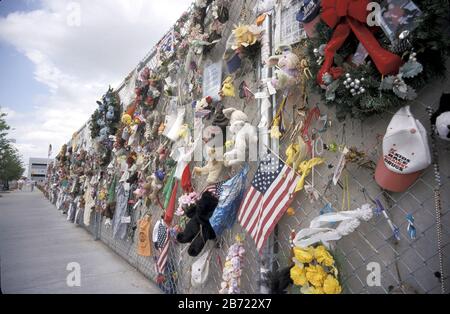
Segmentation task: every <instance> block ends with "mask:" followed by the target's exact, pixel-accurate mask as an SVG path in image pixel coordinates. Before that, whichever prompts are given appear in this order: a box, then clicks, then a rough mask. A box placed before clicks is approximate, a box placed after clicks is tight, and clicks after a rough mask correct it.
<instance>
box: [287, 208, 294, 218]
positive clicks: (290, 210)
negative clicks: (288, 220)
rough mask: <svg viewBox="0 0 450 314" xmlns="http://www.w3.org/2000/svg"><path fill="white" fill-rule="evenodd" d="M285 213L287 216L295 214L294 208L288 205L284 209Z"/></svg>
mask: <svg viewBox="0 0 450 314" xmlns="http://www.w3.org/2000/svg"><path fill="white" fill-rule="evenodd" d="M286 214H287V215H288V216H294V215H295V209H293V208H292V207H289V208H288V209H287V211H286Z"/></svg>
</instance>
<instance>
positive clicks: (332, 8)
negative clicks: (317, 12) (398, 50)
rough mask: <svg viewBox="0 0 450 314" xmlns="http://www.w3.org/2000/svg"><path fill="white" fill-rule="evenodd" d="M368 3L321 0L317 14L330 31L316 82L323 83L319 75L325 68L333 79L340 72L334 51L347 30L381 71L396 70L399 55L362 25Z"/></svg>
mask: <svg viewBox="0 0 450 314" xmlns="http://www.w3.org/2000/svg"><path fill="white" fill-rule="evenodd" d="M368 3H369V1H368V0H322V2H321V5H322V13H321V18H322V20H323V21H324V22H325V23H327V25H328V26H330V27H331V28H334V32H333V36H332V37H331V39H330V41H329V42H328V44H327V46H326V48H325V60H324V63H323V65H322V68H321V69H320V71H319V73H318V76H317V82H318V83H319V84H321V85H322V84H323V80H322V79H323V75H324V74H325V73H327V72H328V73H330V74H331V76H332V77H333V79H337V78H338V77H340V76H341V75H342V74H343V72H344V70H343V69H342V68H338V67H333V61H334V54H335V53H336V51H337V50H338V49H339V48H340V47H341V46H342V45H343V44H344V42H345V40H346V39H347V37H348V36H349V35H350V31H352V32H353V33H354V34H355V36H356V37H357V38H358V40H359V41H360V42H361V44H362V45H363V46H364V48H366V50H367V52H368V53H369V55H370V57H371V58H372V61H373V62H374V64H375V66H376V67H377V69H378V71H379V72H380V73H381V74H383V75H387V74H394V73H397V72H398V69H399V67H400V65H401V63H402V59H401V58H400V57H399V56H397V55H395V54H393V53H391V52H389V51H387V50H385V49H383V48H382V47H381V46H380V44H379V43H378V41H377V40H376V38H375V37H374V35H373V34H372V32H371V31H370V30H369V28H368V27H367V26H366V20H367V12H368V11H367V4H368Z"/></svg>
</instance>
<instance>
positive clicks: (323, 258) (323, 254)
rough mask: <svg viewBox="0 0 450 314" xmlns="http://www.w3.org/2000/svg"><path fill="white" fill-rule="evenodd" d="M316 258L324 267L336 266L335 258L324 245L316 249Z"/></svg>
mask: <svg viewBox="0 0 450 314" xmlns="http://www.w3.org/2000/svg"><path fill="white" fill-rule="evenodd" d="M314 257H315V258H316V259H317V261H318V262H319V263H320V264H322V265H324V266H328V267H331V266H333V264H334V259H333V256H331V254H330V252H328V251H327V249H326V248H325V247H324V246H323V245H320V246H318V247H316V248H315V250H314Z"/></svg>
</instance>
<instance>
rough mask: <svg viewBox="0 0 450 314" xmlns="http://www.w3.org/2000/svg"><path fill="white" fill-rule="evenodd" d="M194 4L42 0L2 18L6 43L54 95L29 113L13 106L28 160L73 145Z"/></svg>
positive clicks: (180, 0) (178, 0) (181, 0)
mask: <svg viewBox="0 0 450 314" xmlns="http://www.w3.org/2000/svg"><path fill="white" fill-rule="evenodd" d="M190 2H191V0H165V1H151V0H133V1H129V0H95V1H92V0H80V1H68V0H67V1H61V0H41V9H39V10H34V11H31V12H15V13H11V14H9V15H8V16H6V17H4V18H0V40H1V41H4V42H6V43H9V44H11V45H13V46H14V47H15V48H16V49H17V50H18V51H19V52H21V53H23V54H24V55H25V56H26V57H27V58H28V59H29V60H30V61H31V62H32V63H33V64H34V65H35V69H34V73H33V74H30V75H33V76H34V78H35V79H36V80H37V81H39V82H41V83H43V84H45V85H46V86H48V89H49V91H50V93H49V95H50V96H48V97H42V95H36V101H37V103H36V105H35V106H34V107H33V106H31V105H30V109H29V110H28V111H27V112H16V111H15V110H14V108H8V110H9V117H8V122H9V123H10V124H11V126H12V127H14V128H15V130H14V131H12V132H11V136H12V137H14V138H16V140H17V147H18V148H19V150H20V152H21V153H22V154H23V157H24V160H25V161H27V160H28V157H30V156H44V157H45V156H46V154H47V149H48V144H49V143H52V144H53V147H54V151H55V152H56V151H57V149H58V148H59V147H60V145H62V144H63V143H64V142H65V141H67V140H68V139H70V137H71V135H72V134H73V132H75V131H76V130H78V128H79V127H81V126H82V124H83V123H84V122H85V121H86V120H87V119H88V118H89V116H90V115H91V113H92V112H93V111H94V110H95V108H96V104H95V100H96V99H98V98H99V97H100V96H101V95H102V94H103V93H104V92H105V91H106V89H107V88H108V85H109V84H111V85H112V86H117V85H118V84H119V83H120V82H121V80H122V79H123V78H124V77H125V76H126V75H127V74H128V73H129V72H130V71H131V70H132V69H133V68H134V67H135V66H136V65H137V64H138V62H139V61H140V60H141V58H142V57H144V56H145V55H146V53H147V52H148V51H149V50H150V49H151V48H152V46H153V45H154V44H155V43H156V42H157V41H158V40H159V39H160V38H161V37H162V35H164V34H165V32H167V31H168V30H169V28H170V26H171V25H172V24H173V23H174V22H175V21H176V20H177V18H178V17H179V16H181V14H182V13H183V11H185V10H186V9H187V8H188V6H189V3H190ZM78 13H79V14H78ZM78 22H79V26H73V25H78ZM25 90H26V88H25ZM4 105H7V104H4ZM2 110H5V108H3V109H2Z"/></svg>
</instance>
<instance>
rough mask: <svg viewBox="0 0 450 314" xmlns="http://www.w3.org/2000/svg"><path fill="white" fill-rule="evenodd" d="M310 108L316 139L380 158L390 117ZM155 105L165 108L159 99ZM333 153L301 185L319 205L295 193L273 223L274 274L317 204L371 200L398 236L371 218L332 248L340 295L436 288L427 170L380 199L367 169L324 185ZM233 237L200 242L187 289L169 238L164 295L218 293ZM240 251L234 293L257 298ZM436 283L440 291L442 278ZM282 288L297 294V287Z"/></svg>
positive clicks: (106, 233)
mask: <svg viewBox="0 0 450 314" xmlns="http://www.w3.org/2000/svg"><path fill="white" fill-rule="evenodd" d="M257 2H258V1H256V0H252V1H244V0H236V1H232V4H231V7H230V8H229V12H230V21H229V22H228V23H227V26H226V27H225V29H224V31H223V40H222V41H221V42H220V43H218V44H217V45H216V47H215V48H213V49H212V51H211V52H210V54H209V56H208V58H209V59H211V60H219V59H221V57H222V53H223V50H224V46H225V41H226V38H227V37H228V35H229V34H230V33H231V31H232V28H233V26H234V25H237V24H238V22H239V21H240V20H241V19H242V18H243V17H244V18H245V20H246V21H252V20H254V18H255V17H256V15H255V12H254V11H253V10H252V8H254V7H255V6H256V4H257ZM151 60H152V61H151V64H149V66H150V67H153V66H155V64H156V63H155V62H154V60H153V59H151ZM241 74H242V76H241V77H239V80H240V81H242V80H245V81H246V83H247V84H248V86H249V87H250V89H251V90H256V89H257V87H258V83H257V82H258V79H257V72H256V71H255V68H254V67H253V66H252V65H248V66H247V67H246V66H245V65H244V66H243V70H242V72H241ZM186 79H187V78H186V77H184V78H181V81H183V80H186ZM127 84H131V86H134V85H133V84H134V82H132V81H129V82H128V83H126V84H125V85H124V86H123V87H124V88H122V91H123V90H125V89H128V88H129V86H127ZM431 88H432V87H431ZM422 92H423V93H422V96H421V99H422V100H423V101H425V100H427V102H428V103H431V102H432V103H436V99H433V100H430V97H431V96H430V95H432V90H430V91H422ZM294 98H295V97H294ZM309 102H310V104H315V103H317V104H318V107H319V109H320V111H321V113H322V114H326V115H327V116H328V119H329V120H330V121H331V125H330V126H329V127H328V129H327V131H326V132H325V133H323V134H322V139H323V141H324V143H325V144H331V143H333V142H336V144H338V145H345V146H347V147H349V148H350V147H355V148H357V149H358V150H359V151H362V152H364V153H365V159H366V160H367V161H370V163H368V165H373V164H374V163H376V162H377V160H378V156H380V154H381V151H380V149H381V140H382V136H383V134H384V132H385V129H386V126H387V124H388V122H389V120H390V118H391V116H392V114H393V112H386V113H384V114H381V115H378V116H373V117H371V118H369V119H367V120H364V121H359V120H355V119H351V118H348V119H346V120H345V121H342V122H338V121H337V120H336V119H335V114H334V109H332V108H328V107H326V106H324V105H323V104H322V103H321V102H320V100H319V98H318V96H317V95H311V97H310V101H309ZM160 103H162V104H164V99H162V100H161V102H160ZM223 104H224V106H225V107H230V106H233V107H236V108H238V109H241V110H243V111H245V112H246V113H247V114H248V116H249V117H250V119H251V120H252V124H253V125H257V124H258V122H259V120H260V115H259V108H258V106H257V102H256V101H255V100H251V101H245V100H238V99H237V98H236V99H233V100H229V99H226V100H225V101H224V102H223ZM295 104H296V99H290V101H288V104H287V107H286V108H285V110H284V119H285V122H286V123H287V125H290V124H295V123H298V122H299V121H298V116H297V115H296V113H295V110H294V109H295V108H294V105H295ZM187 107H188V108H189V107H190V106H187ZM412 111H413V113H414V115H415V116H416V118H417V119H419V120H420V121H421V122H422V123H423V124H424V125H425V127H426V128H427V129H429V123H428V121H429V119H428V116H427V113H426V108H425V106H424V105H422V104H418V103H414V104H413V105H412ZM188 117H191V118H192V112H191V111H188ZM288 142H289V140H286V141H284V142H283V141H282V142H281V145H280V152H281V155H284V150H285V149H286V146H287V145H288V144H289V143H288ZM437 150H438V153H439V158H440V168H441V177H442V185H441V197H442V225H443V226H442V227H443V243H442V246H443V252H444V262H445V265H444V268H445V269H446V270H447V271H448V270H449V269H450V267H449V266H450V265H449V264H448V263H449V262H448V261H449V260H450V256H449V255H450V246H449V242H450V237H449V233H450V214H449V207H450V193H449V191H450V175H449V174H450V162H449V157H448V156H449V155H450V149H449V146H448V145H447V146H445V144H444V143H442V142H439V143H438V147H437ZM339 156H340V154H339V153H333V152H330V151H327V150H325V151H324V154H323V156H322V157H324V158H325V159H326V162H325V164H324V165H321V166H318V167H316V168H315V169H314V170H313V173H312V176H310V177H309V178H308V180H309V181H313V182H314V187H315V189H316V190H317V191H319V192H320V194H321V195H320V197H319V199H318V200H316V201H314V202H311V201H310V200H309V198H308V197H307V195H306V194H305V192H303V191H302V192H300V193H299V194H298V195H297V197H296V199H295V200H294V202H293V204H292V207H293V208H294V209H295V214H294V215H293V216H288V215H285V216H284V217H283V218H282V219H281V220H280V222H279V224H278V226H277V228H276V231H275V232H274V235H273V236H272V237H271V239H270V243H269V247H270V248H271V250H272V251H273V255H271V256H269V259H270V262H271V264H273V268H274V270H276V269H277V268H283V267H285V266H287V265H288V264H289V259H290V250H291V249H290V236H291V232H292V231H299V230H300V229H301V228H305V227H308V225H309V222H310V221H311V220H312V219H313V218H314V217H316V216H318V215H319V213H320V209H322V208H323V207H324V206H325V205H327V204H329V205H330V206H331V207H332V208H333V209H334V210H335V211H341V210H346V209H352V210H353V209H356V208H358V207H360V206H361V205H362V204H364V203H370V202H371V200H372V199H379V200H380V201H381V202H382V203H383V205H384V207H385V209H386V211H387V213H388V215H389V216H390V218H391V220H392V221H393V222H394V223H395V224H396V225H397V226H398V227H399V230H400V237H401V239H400V241H395V240H394V239H393V233H392V230H391V229H390V227H389V225H388V223H387V221H386V219H385V218H384V217H383V216H376V217H374V218H373V219H372V220H371V221H369V222H367V223H362V224H361V225H360V227H359V228H358V229H357V230H356V231H355V232H354V233H352V234H350V235H349V236H346V237H345V238H343V239H341V240H340V241H338V242H337V243H335V245H334V250H333V252H334V255H335V257H336V259H337V262H338V264H339V271H340V276H341V282H342V286H343V288H344V293H389V292H397V291H398V290H399V289H397V288H398V287H401V288H402V289H400V291H401V292H402V293H414V292H418V293H439V292H440V282H439V278H437V276H436V272H438V271H439V263H438V256H437V247H436V245H437V244H436V243H437V242H436V230H435V227H436V223H435V215H434V212H435V207H434V193H433V190H434V188H435V185H436V183H435V177H434V173H433V169H432V167H430V168H428V169H427V170H426V171H425V172H424V173H423V174H422V175H421V177H420V178H419V179H418V180H417V182H415V183H414V185H413V186H411V187H410V188H409V189H408V190H407V191H406V192H404V193H387V192H386V191H383V190H381V189H380V188H379V187H378V185H377V184H376V182H375V181H374V178H373V172H374V170H373V169H371V168H370V167H369V168H368V167H364V166H360V165H357V164H355V163H349V164H347V167H346V169H345V171H344V173H343V175H342V177H341V180H340V182H339V183H338V185H336V186H334V185H330V186H329V182H330V179H331V178H332V175H333V172H334V167H335V166H336V164H337V162H338V159H339ZM250 166H251V170H250V172H249V174H248V178H247V185H248V184H249V183H250V181H251V179H252V177H253V174H254V172H255V169H256V166H257V165H256V163H251V164H250ZM234 173H235V172H233V171H230V172H228V173H227V174H226V175H228V176H232V175H233V174H234ZM312 177H313V178H312ZM344 178H348V194H349V195H350V204H348V205H347V204H343V201H344V200H345V199H347V191H345V189H344V188H345V187H346V186H347V185H346V184H345V183H344V181H343V180H344ZM193 184H194V186H195V189H196V190H198V191H201V190H202V189H203V188H204V183H203V182H202V180H201V179H199V178H197V179H196V180H194V181H193ZM327 186H328V188H327ZM55 202H56V197H55V196H54V197H53V203H55ZM141 214H142V213H141V211H134V217H133V221H134V222H136V221H137V220H138V219H139V218H140V216H141ZM161 214H162V212H161V209H159V208H153V209H152V224H154V223H155V222H156V221H157V219H159V217H160V216H161ZM407 214H412V215H413V216H414V218H415V225H416V228H417V238H416V239H415V240H412V239H410V238H409V236H408V233H407V231H406V228H407V220H406V215H407ZM92 215H93V216H92V219H91V221H92V223H91V225H90V226H85V228H86V229H87V230H88V231H89V232H90V233H92V234H93V236H94V238H98V239H100V240H101V241H102V242H104V243H105V244H106V245H107V246H109V247H110V248H111V249H112V250H113V251H115V252H116V253H117V254H118V255H120V256H122V257H123V258H124V259H125V260H127V261H128V262H129V263H130V264H131V265H133V266H134V267H136V269H138V270H139V271H140V272H142V273H143V274H144V275H145V276H146V277H147V278H149V280H155V278H156V276H157V272H156V270H155V257H142V256H139V255H138V254H137V250H136V237H137V232H132V231H131V232H129V233H128V236H127V237H126V238H125V239H117V238H114V237H113V234H112V227H111V226H110V225H108V224H106V222H107V220H106V218H104V217H100V216H99V214H98V213H95V212H94V213H92ZM133 227H134V225H130V227H129V228H131V229H133ZM236 234H244V235H245V233H244V231H243V230H242V228H241V227H240V226H239V224H238V223H236V224H235V225H234V226H233V228H232V229H231V230H227V231H226V232H225V233H224V234H223V235H222V236H221V237H220V238H219V239H217V240H216V241H209V243H208V244H207V245H208V246H209V247H211V248H212V250H213V251H212V252H213V253H212V258H211V261H210V269H209V276H208V280H207V282H206V283H205V284H204V285H202V286H200V287H194V286H192V284H191V267H192V263H193V262H194V261H195V260H196V259H195V258H192V257H190V256H188V254H187V252H186V248H187V245H181V244H178V243H177V242H176V241H175V240H174V239H172V240H171V246H170V254H169V262H168V266H167V268H166V273H165V277H166V280H165V281H164V282H163V283H160V284H159V287H160V288H161V290H162V291H164V292H165V293H200V294H203V293H218V291H219V289H220V283H221V281H222V269H223V264H224V261H225V257H226V255H227V251H228V248H229V247H230V246H231V245H232V244H233V243H234V241H235V236H236ZM244 247H245V250H246V252H245V256H244V261H243V267H242V268H243V273H242V277H241V292H242V293H258V292H259V291H260V267H261V256H260V255H259V253H258V252H257V250H256V247H255V244H254V243H253V240H252V239H251V238H250V237H248V236H247V237H245V240H244ZM272 262H273V263H272ZM372 262H375V263H378V264H379V265H380V267H381V269H380V270H381V285H379V286H370V285H369V283H368V281H367V278H368V275H369V273H370V271H369V270H368V268H367V267H368V265H369V263H372ZM442 280H445V282H446V283H447V284H448V277H445V278H443V279H442ZM405 287H408V288H409V289H406V288H405ZM289 291H290V292H291V293H296V290H295V289H290V290H289Z"/></svg>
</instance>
